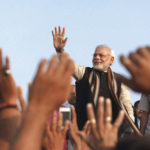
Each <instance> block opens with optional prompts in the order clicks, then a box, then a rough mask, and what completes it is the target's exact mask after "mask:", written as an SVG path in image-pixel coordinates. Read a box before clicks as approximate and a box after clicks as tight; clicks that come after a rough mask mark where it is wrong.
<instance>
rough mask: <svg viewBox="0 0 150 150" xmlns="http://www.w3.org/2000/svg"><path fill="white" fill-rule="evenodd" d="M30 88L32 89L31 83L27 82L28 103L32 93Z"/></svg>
mask: <svg viewBox="0 0 150 150" xmlns="http://www.w3.org/2000/svg"><path fill="white" fill-rule="evenodd" d="M31 88H32V82H29V83H28V102H29V103H30V94H31V93H32V92H31Z"/></svg>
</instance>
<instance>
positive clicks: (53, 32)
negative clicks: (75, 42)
mask: <svg viewBox="0 0 150 150" xmlns="http://www.w3.org/2000/svg"><path fill="white" fill-rule="evenodd" d="M52 36H53V39H54V37H55V34H54V31H53V30H52Z"/></svg>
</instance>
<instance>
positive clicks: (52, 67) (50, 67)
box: [47, 55, 58, 74]
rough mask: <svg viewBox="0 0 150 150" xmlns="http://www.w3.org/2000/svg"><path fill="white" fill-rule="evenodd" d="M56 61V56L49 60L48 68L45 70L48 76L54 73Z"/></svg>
mask: <svg viewBox="0 0 150 150" xmlns="http://www.w3.org/2000/svg"><path fill="white" fill-rule="evenodd" d="M57 60H58V57H57V55H54V56H53V57H52V59H51V60H50V62H49V64H48V68H47V72H48V73H49V74H51V73H55V70H56V62H57Z"/></svg>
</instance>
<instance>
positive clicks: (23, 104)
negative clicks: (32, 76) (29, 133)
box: [17, 86, 27, 114]
mask: <svg viewBox="0 0 150 150" xmlns="http://www.w3.org/2000/svg"><path fill="white" fill-rule="evenodd" d="M17 90H18V98H19V102H20V106H21V112H22V114H23V113H24V112H25V110H26V108H27V106H26V102H25V99H24V96H23V91H22V87H21V86H18V88H17Z"/></svg>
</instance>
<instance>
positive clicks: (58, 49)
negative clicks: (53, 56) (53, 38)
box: [56, 48, 64, 53]
mask: <svg viewBox="0 0 150 150" xmlns="http://www.w3.org/2000/svg"><path fill="white" fill-rule="evenodd" d="M56 52H57V53H63V52H64V48H56Z"/></svg>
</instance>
